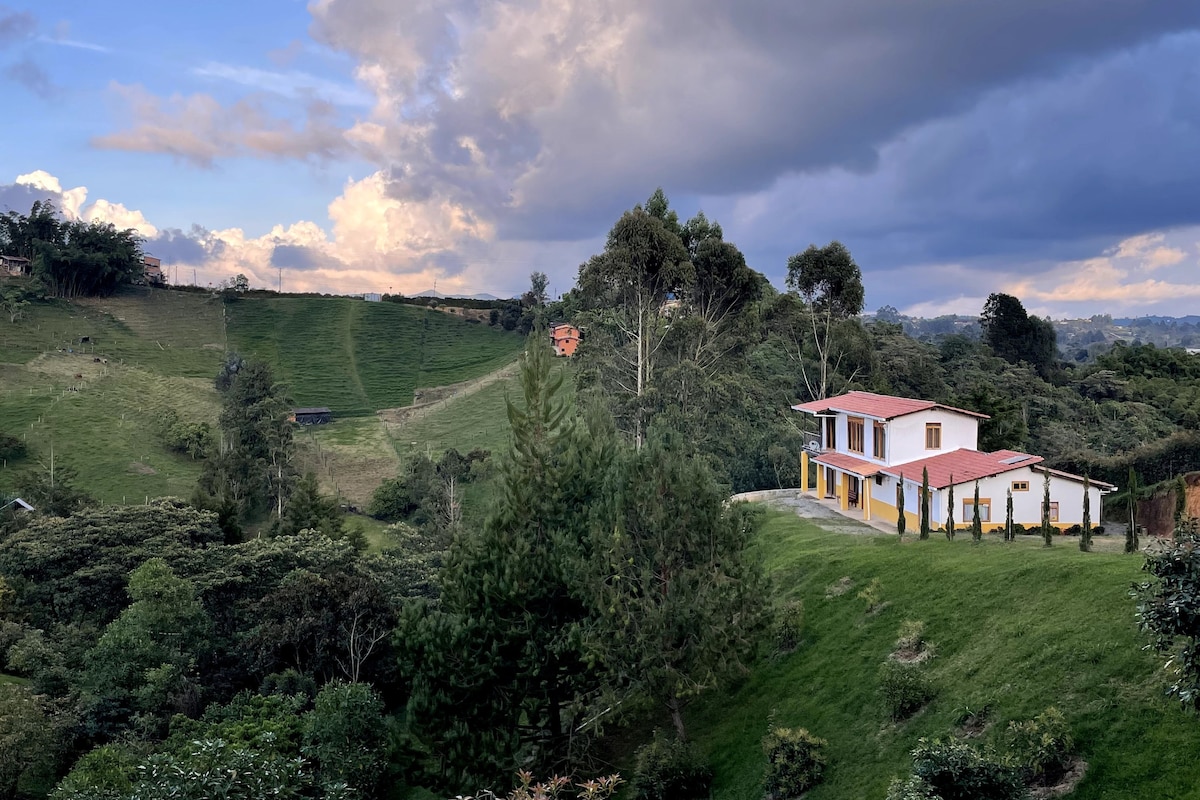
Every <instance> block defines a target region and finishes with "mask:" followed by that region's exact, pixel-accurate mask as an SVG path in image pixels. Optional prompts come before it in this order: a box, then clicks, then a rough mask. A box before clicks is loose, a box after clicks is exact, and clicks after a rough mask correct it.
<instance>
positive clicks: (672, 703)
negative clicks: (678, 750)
mask: <svg viewBox="0 0 1200 800" xmlns="http://www.w3.org/2000/svg"><path fill="white" fill-rule="evenodd" d="M667 708H669V709H671V722H672V723H674V725H675V735H676V736H678V737H679V741H681V742H686V741H687V730H686V729H685V728H684V726H683V709H682V708H681V707H680V705H679V698H678V697H672V698H671V699H670V700H668V701H667Z"/></svg>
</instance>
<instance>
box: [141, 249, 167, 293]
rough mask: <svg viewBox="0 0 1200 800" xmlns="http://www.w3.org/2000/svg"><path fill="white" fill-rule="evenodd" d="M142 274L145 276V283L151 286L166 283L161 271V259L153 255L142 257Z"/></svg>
mask: <svg viewBox="0 0 1200 800" xmlns="http://www.w3.org/2000/svg"><path fill="white" fill-rule="evenodd" d="M142 274H143V275H144V276H145V279H146V283H148V284H150V285H151V286H164V285H166V283H167V277H166V275H164V274H163V271H162V259H161V258H155V257H154V256H143V257H142Z"/></svg>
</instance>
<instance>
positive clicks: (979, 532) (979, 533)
mask: <svg viewBox="0 0 1200 800" xmlns="http://www.w3.org/2000/svg"><path fill="white" fill-rule="evenodd" d="M971 538H972V539H973V540H975V541H976V542H978V541H980V540H981V539H983V520H982V519H981V518H980V516H979V481H975V513H974V514H972V516H971Z"/></svg>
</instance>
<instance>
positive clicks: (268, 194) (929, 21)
mask: <svg viewBox="0 0 1200 800" xmlns="http://www.w3.org/2000/svg"><path fill="white" fill-rule="evenodd" d="M0 92H2V96H3V97H4V98H5V100H6V102H5V117H6V120H7V122H6V123H5V124H3V125H0V210H4V209H15V210H18V211H26V210H28V206H29V204H30V203H31V202H32V201H33V200H34V199H39V198H43V197H50V198H51V199H54V200H55V201H56V202H58V203H59V205H60V207H63V208H64V211H65V213H68V214H72V215H76V216H81V217H83V218H88V219H106V220H110V221H113V222H114V223H116V224H118V225H122V226H136V227H138V229H139V230H140V231H142V233H143V234H144V235H145V236H146V237H147V244H146V247H147V250H148V251H150V252H153V253H155V254H157V255H160V256H162V257H163V258H164V259H165V260H166V261H167V262H168V263H171V264H173V265H176V266H177V267H178V269H179V271H180V277H181V278H183V277H185V276H187V277H189V278H190V274H191V271H192V270H195V272H196V274H197V275H198V277H199V279H200V281H201V282H209V281H217V280H221V279H223V278H225V277H228V276H230V275H232V274H234V273H235V272H244V273H246V274H247V275H249V276H250V277H251V280H252V282H253V283H256V284H258V285H268V284H270V285H273V284H274V283H275V281H276V279H277V278H278V276H279V274H280V271H282V274H283V281H284V284H285V289H286V288H293V289H317V290H323V291H332V292H347V293H349V292H359V291H368V290H372V291H379V290H383V291H388V290H395V291H405V292H415V291H419V290H422V289H425V288H429V287H430V286H432V285H433V283H434V281H437V285H438V288H439V289H442V290H444V291H464V292H483V291H488V292H493V293H496V294H510V293H516V292H519V291H520V290H521V289H522V288H523V287H524V286H525V284H526V283H527V277H528V274H529V272H530V271H532V270H534V269H539V270H544V271H546V272H547V273H549V274H550V276H551V279H552V284H553V286H554V288H555V289H556V290H557V291H563V290H565V289H566V288H569V286H570V285H571V284H572V282H573V278H574V275H575V272H576V270H577V268H578V265H579V263H580V262H582V261H583V260H584V259H586V258H587V256H588V255H590V254H591V253H593V252H595V251H597V250H598V249H599V248H600V247H602V243H603V237H604V234H605V233H606V232H607V230H608V228H609V227H610V226H611V224H612V222H613V221H614V220H615V219H616V217H617V216H618V215H619V214H620V212H621V211H622V210H623V209H626V208H629V207H630V206H632V205H633V204H634V203H637V202H639V201H641V200H644V199H645V198H646V197H647V196H648V195H649V194H650V193H651V192H652V191H653V190H654V188H655V187H656V186H659V185H661V186H662V187H663V188H664V189H665V190H666V192H667V194H668V196H669V197H670V198H671V200H672V203H673V205H674V206H675V207H676V208H677V209H678V210H679V211H680V213H681V215H683V216H689V215H690V214H692V213H694V212H695V211H696V210H698V209H700V208H703V209H704V211H705V212H706V213H707V214H708V215H709V216H710V217H711V218H715V219H717V220H718V221H720V222H721V223H722V225H723V226H724V229H725V232H726V236H727V238H729V239H730V240H732V241H734V242H735V243H737V244H738V245H739V246H740V247H741V248H742V249H743V250H744V251H745V252H746V254H747V257H748V259H749V261H750V263H751V264H752V265H753V266H754V267H755V268H756V269H758V270H760V271H762V272H764V273H765V274H766V275H767V276H768V277H769V278H771V279H772V281H773V282H774V283H775V284H776V285H777V286H782V278H783V274H784V271H785V263H786V259H787V256H788V255H790V254H791V253H794V252H797V251H799V250H802V249H803V248H804V247H806V246H807V245H808V244H810V243H818V244H823V243H825V242H827V241H829V240H830V239H834V238H837V239H841V240H842V241H844V242H846V244H847V245H848V246H849V247H850V249H851V251H852V252H853V253H854V254H855V256H856V258H857V260H858V261H859V263H860V265H861V266H862V268H863V272H864V280H865V283H866V288H867V305H868V307H869V308H875V307H878V306H880V305H883V304H890V305H894V306H897V307H899V308H901V309H904V310H911V311H915V312H919V313H922V314H926V315H932V314H937V313H945V312H960V313H975V312H977V311H978V309H979V307H980V306H981V305H982V302H983V299H984V298H985V297H986V296H987V294H988V293H990V292H992V291H1010V292H1013V293H1015V294H1017V295H1018V296H1020V297H1022V299H1023V300H1025V303H1026V305H1027V306H1028V307H1030V308H1031V309H1033V310H1035V311H1037V312H1039V313H1044V314H1052V315H1054V316H1056V317H1063V316H1078V315H1088V314H1093V313H1099V312H1112V313H1117V314H1147V313H1155V314H1185V313H1194V312H1195V310H1196V309H1197V308H1200V197H1198V193H1197V192H1196V189H1195V187H1196V186H1197V185H1198V180H1200V135H1198V134H1200V5H1198V4H1191V3H1153V2H1149V0H1106V2H1104V3H1095V2H1091V0H1061V2H1057V3H1054V4H1049V5H1047V4H1044V3H1041V2H1037V0H1010V1H1009V2H1005V3H961V2H951V0H912V2H906V3H895V2H893V0H807V1H806V2H803V3H798V2H793V1H792V0H747V1H746V2H738V3H735V2H732V0H687V2H685V0H594V2H589V3H586V4H584V3H579V2H571V1H570V0H508V1H507V2H500V1H499V0H428V2H423V3H396V2H392V0H314V1H313V2H311V3H308V4H307V5H306V4H304V3H300V2H287V1H286V0H268V1H267V2H254V3H238V4H234V3H227V2H210V3H206V4H163V3H155V4H151V3H136V2H120V1H119V0H115V1H114V2H111V3H108V4H103V5H96V4H88V5H85V4H77V3H73V2H72V3H68V2H42V3H38V4H34V3H28V2H13V1H12V0H8V2H7V5H5V4H4V0H0ZM14 123H15V124H14Z"/></svg>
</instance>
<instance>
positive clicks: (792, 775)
mask: <svg viewBox="0 0 1200 800" xmlns="http://www.w3.org/2000/svg"><path fill="white" fill-rule="evenodd" d="M828 745H829V743H828V742H826V741H825V740H824V739H819V738H817V737H816V736H813V735H812V734H811V733H809V732H808V731H807V730H805V729H804V728H781V727H772V728H771V729H770V731H768V732H767V735H766V736H764V737H763V742H762V748H763V754H764V755H766V757H767V772H766V775H765V776H764V777H763V789H764V790H765V791H766V794H767V800H786V798H789V797H797V796H799V795H800V794H801V793H802V792H806V791H808V790H809V789H811V788H812V787H813V786H815V785H817V783H819V782H820V781H821V778H823V777H824V775H825V765H826V763H827V757H826V755H825V750H826V747H827V746H828Z"/></svg>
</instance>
